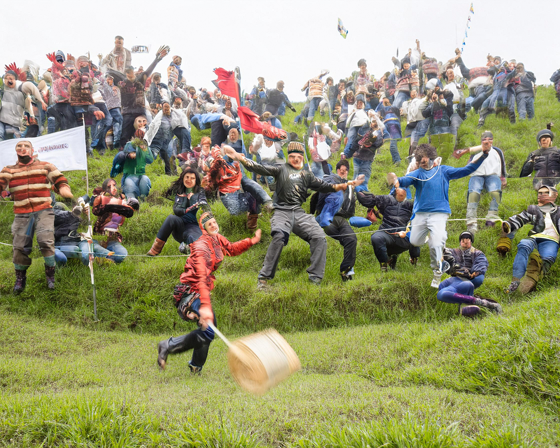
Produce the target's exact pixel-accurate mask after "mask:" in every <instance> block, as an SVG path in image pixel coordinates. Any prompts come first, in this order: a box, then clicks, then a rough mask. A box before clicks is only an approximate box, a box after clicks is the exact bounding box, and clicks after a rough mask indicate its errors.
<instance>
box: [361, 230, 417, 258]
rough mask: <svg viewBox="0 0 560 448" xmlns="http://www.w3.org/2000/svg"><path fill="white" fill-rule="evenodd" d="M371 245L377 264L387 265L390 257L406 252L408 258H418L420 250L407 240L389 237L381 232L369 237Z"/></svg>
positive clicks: (396, 236)
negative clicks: (408, 255)
mask: <svg viewBox="0 0 560 448" xmlns="http://www.w3.org/2000/svg"><path fill="white" fill-rule="evenodd" d="M371 244H372V246H373V251H374V252H375V256H376V257H377V259H378V260H379V263H387V262H388V261H389V257H390V256H391V255H399V254H402V253H403V252H405V251H407V250H408V252H409V254H410V258H418V257H419V256H420V248H419V247H416V246H413V245H412V244H410V241H409V240H408V238H400V237H399V236H398V235H389V234H388V233H387V232H383V231H379V232H375V233H374V234H373V235H372V236H371Z"/></svg>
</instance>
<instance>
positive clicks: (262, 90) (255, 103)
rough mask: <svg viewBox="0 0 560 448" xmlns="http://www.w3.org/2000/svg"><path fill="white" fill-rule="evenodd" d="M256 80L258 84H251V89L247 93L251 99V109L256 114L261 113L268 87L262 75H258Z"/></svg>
mask: <svg viewBox="0 0 560 448" xmlns="http://www.w3.org/2000/svg"><path fill="white" fill-rule="evenodd" d="M257 81H258V84H257V85H256V86H253V90H251V93H249V99H250V100H251V110H252V111H253V112H255V113H256V114H257V115H262V114H263V112H264V107H265V105H266V98H267V97H266V95H267V93H268V89H267V88H266V86H265V81H264V78H263V77H262V76H259V77H258V78H257Z"/></svg>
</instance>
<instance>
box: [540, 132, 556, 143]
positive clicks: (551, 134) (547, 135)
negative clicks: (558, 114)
mask: <svg viewBox="0 0 560 448" xmlns="http://www.w3.org/2000/svg"><path fill="white" fill-rule="evenodd" d="M543 137H550V139H551V140H554V134H553V133H552V131H551V130H550V129H543V130H542V131H540V132H539V133H538V134H537V143H539V144H540V142H541V138H543Z"/></svg>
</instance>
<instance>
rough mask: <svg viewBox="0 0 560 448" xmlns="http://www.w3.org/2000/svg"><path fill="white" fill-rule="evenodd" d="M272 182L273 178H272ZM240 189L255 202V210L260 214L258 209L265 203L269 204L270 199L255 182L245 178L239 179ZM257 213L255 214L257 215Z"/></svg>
mask: <svg viewBox="0 0 560 448" xmlns="http://www.w3.org/2000/svg"><path fill="white" fill-rule="evenodd" d="M272 179H273V180H274V178H272ZM241 187H242V188H243V191H244V192H245V193H249V194H250V195H251V196H253V197H254V198H255V200H256V201H257V210H258V212H260V207H261V205H262V204H264V203H265V202H270V201H272V199H271V198H270V196H269V195H268V194H267V192H266V191H264V190H263V189H262V187H261V186H260V185H259V184H258V183H257V182H255V181H254V180H253V179H249V178H248V177H247V176H243V177H242V178H241ZM258 212H257V213H258Z"/></svg>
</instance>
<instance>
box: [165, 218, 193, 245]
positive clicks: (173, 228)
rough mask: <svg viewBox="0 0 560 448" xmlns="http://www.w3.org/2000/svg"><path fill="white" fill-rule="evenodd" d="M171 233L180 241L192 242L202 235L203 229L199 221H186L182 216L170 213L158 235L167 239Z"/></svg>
mask: <svg viewBox="0 0 560 448" xmlns="http://www.w3.org/2000/svg"><path fill="white" fill-rule="evenodd" d="M170 235H173V238H175V241H177V242H178V243H187V244H191V243H194V242H195V241H196V240H197V239H198V238H200V237H201V236H202V231H201V230H200V227H199V225H198V224H197V223H194V222H185V221H184V220H183V218H181V217H180V216H176V215H169V216H168V217H167V218H165V221H163V224H162V225H161V227H160V229H159V232H158V234H157V237H158V238H159V239H160V240H162V241H167V240H168V239H169V236H170Z"/></svg>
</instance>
